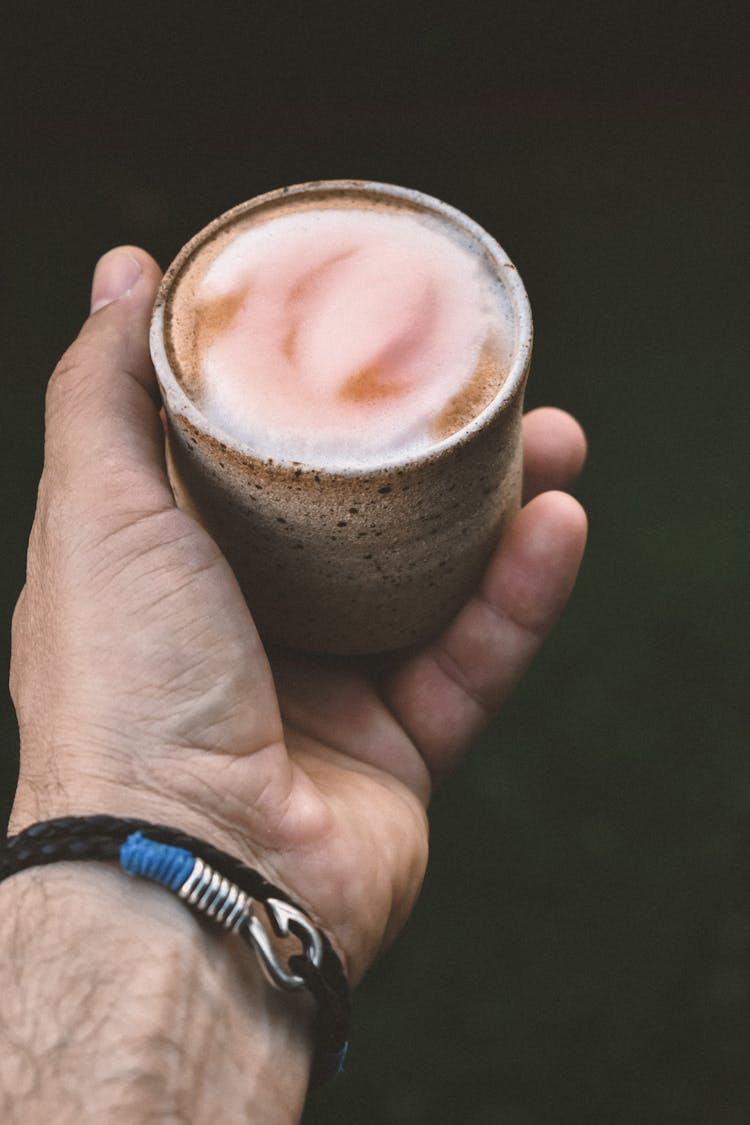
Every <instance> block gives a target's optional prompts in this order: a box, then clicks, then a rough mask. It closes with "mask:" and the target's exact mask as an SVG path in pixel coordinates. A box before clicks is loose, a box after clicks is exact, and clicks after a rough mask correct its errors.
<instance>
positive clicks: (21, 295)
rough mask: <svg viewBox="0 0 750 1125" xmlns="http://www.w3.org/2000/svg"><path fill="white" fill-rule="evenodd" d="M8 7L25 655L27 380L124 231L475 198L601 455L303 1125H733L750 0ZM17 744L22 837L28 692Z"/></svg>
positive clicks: (747, 1030)
mask: <svg viewBox="0 0 750 1125" xmlns="http://www.w3.org/2000/svg"><path fill="white" fill-rule="evenodd" d="M3 18H4V21H5V26H4V34H3V40H2V47H1V48H0V49H1V50H2V59H0V62H2V72H3V75H4V79H5V85H6V94H5V95H4V97H3V100H2V109H1V110H0V112H1V113H2V138H1V139H2V142H3V152H4V154H5V161H4V164H5V171H4V174H3V183H2V208H3V211H2V214H3V252H2V255H1V256H0V284H1V285H2V301H1V302H0V306H1V308H2V318H3V320H2V333H1V334H0V361H1V363H2V371H3V380H4V401H5V403H6V410H5V411H4V415H5V417H4V422H3V441H2V443H1V449H2V457H3V459H4V460H3V465H2V471H3V490H2V502H3V524H2V526H3V527H4V528H5V529H6V535H7V539H6V541H5V547H4V551H3V566H2V609H3V614H4V624H5V625H6V635H7V631H8V630H7V625H8V624H9V621H10V615H11V611H12V606H13V603H14V600H15V597H16V595H17V593H18V590H19V589H20V586H21V584H22V581H23V569H24V551H25V541H26V537H27V534H28V529H29V526H30V523H31V519H32V515H33V505H34V494H35V488H36V481H37V478H38V474H39V468H40V460H41V443H42V401H43V393H44V385H45V382H46V379H47V378H48V375H49V373H50V371H51V369H52V367H53V365H54V363H55V361H56V359H57V358H58V356H59V354H60V353H61V351H62V350H63V348H64V347H65V346H66V345H67V343H68V342H69V340H70V339H71V338H72V336H73V335H74V333H75V332H76V331H77V328H78V325H79V323H80V321H81V319H82V317H83V316H84V315H85V311H86V303H87V296H88V286H89V279H90V274H91V269H92V267H93V264H94V262H95V260H96V258H97V257H98V256H99V254H101V253H102V252H103V251H104V250H105V249H107V248H108V247H109V246H111V245H114V244H116V243H118V242H124V241H127V242H135V243H140V244H142V245H144V246H146V247H147V248H148V249H149V250H151V252H152V253H154V254H155V256H156V257H157V258H158V259H159V260H160V261H161V263H162V264H163V265H166V264H167V263H168V261H169V260H170V259H171V258H172V256H173V255H174V254H175V253H176V251H177V250H178V249H179V247H180V246H181V245H182V243H183V242H184V241H185V240H186V239H187V238H188V237H189V236H190V235H191V234H192V233H194V232H195V231H196V230H197V229H198V228H199V227H201V226H202V225H203V224H204V223H205V222H207V221H208V220H209V219H210V218H212V217H213V216H214V215H216V214H218V213H219V212H220V211H222V210H225V209H226V208H227V207H229V206H231V205H233V204H234V203H236V202H239V201H240V200H242V199H246V198H249V197H250V196H252V195H254V194H256V193H257V192H261V191H265V190H268V189H270V188H273V187H278V186H280V185H282V184H285V183H293V182H298V181H300V180H306V179H315V178H321V177H337V176H342V177H366V178H372V179H378V180H384V181H391V182H395V183H403V184H406V185H408V186H411V187H416V188H419V189H421V190H423V191H426V192H428V193H431V194H434V195H437V196H439V197H441V198H443V199H445V200H446V201H447V202H449V203H452V204H454V205H455V206H457V207H459V208H461V209H462V210H464V211H466V212H468V214H470V215H471V216H472V217H474V218H475V219H477V220H478V221H479V222H481V223H482V224H483V225H484V226H485V227H486V228H487V229H488V230H489V231H490V232H491V233H492V234H494V235H495V236H496V237H497V238H498V240H499V241H500V242H501V243H502V245H503V246H504V247H505V248H506V249H507V250H508V252H509V253H510V255H511V257H512V258H513V259H514V261H515V262H516V264H517V265H518V267H519V269H520V271H521V275H522V277H523V278H524V281H525V283H526V286H527V288H528V290H529V294H530V297H531V301H532V306H533V309H534V313H535V321H536V344H535V358H534V364H533V370H532V376H531V381H530V384H529V393H528V402H529V405H532V406H534V405H541V404H543V403H553V404H556V405H560V406H564V407H566V408H568V409H570V410H572V411H573V412H574V413H576V414H577V415H578V416H579V417H580V419H581V420H582V422H583V424H584V426H585V427H586V430H587V432H588V435H589V439H590V446H591V456H590V463H589V466H588V468H587V471H586V474H585V476H584V478H583V479H582V481H581V483H580V486H579V488H578V489H577V494H578V495H579V497H580V498H581V499H582V501H583V502H584V503H585V505H586V507H587V508H588V511H589V513H590V518H591V539H590V547H589V551H588V554H587V558H586V562H585V565H584V569H583V572H582V575H581V580H580V584H579V586H578V588H577V591H576V593H575V595H574V597H573V600H572V602H571V605H570V607H569V609H568V611H567V612H566V614H565V616H564V618H563V620H562V621H561V623H560V625H559V626H558V628H557V630H556V632H555V633H554V635H553V637H552V639H551V641H550V643H549V644H548V646H547V648H546V649H545V651H544V653H543V655H542V656H541V657H540V658H539V660H538V661H537V662H536V664H535V665H534V667H533V668H532V670H531V672H530V673H529V675H528V676H527V678H526V680H525V681H524V683H523V685H522V686H521V688H520V689H519V690H518V691H517V693H516V695H515V696H514V698H513V700H512V702H511V703H510V705H509V706H508V707H507V708H506V710H505V712H504V714H503V715H502V717H501V719H500V720H499V721H498V722H497V723H496V725H495V726H494V727H493V728H492V730H491V731H490V732H489V733H488V734H487V735H486V736H485V737H484V738H483V739H482V740H481V743H480V745H479V746H478V747H477V748H476V752H475V753H474V754H473V755H472V757H471V758H470V759H469V760H468V761H467V762H466V764H465V765H464V767H463V768H462V769H461V770H460V771H459V774H458V776H457V777H456V778H455V779H453V781H452V782H451V783H450V785H448V786H447V787H446V788H445V789H444V790H443V791H442V792H441V793H440V794H439V795H438V796H437V799H436V800H435V803H434V807H433V818H432V824H433V829H432V831H433V843H432V862H431V867H430V871H429V874H428V878H427V882H426V886H425V890H424V894H423V896H422V899H421V900H420V903H419V906H418V908H417V910H416V913H415V915H414V918H413V921H412V923H411V925H410V926H409V928H408V929H407V931H406V933H405V934H404V935H403V937H402V938H401V939H400V941H399V943H398V944H397V945H396V947H395V948H394V949H393V950H392V951H391V952H389V953H388V955H387V956H386V957H385V958H384V959H383V961H382V962H381V963H380V964H379V965H378V966H377V967H376V968H375V969H374V970H373V972H372V974H371V976H370V977H369V978H368V980H367V981H366V982H365V984H364V985H363V986H362V988H361V990H360V991H359V993H358V995H357V998H356V1004H355V1026H354V1033H353V1043H352V1049H351V1059H350V1062H349V1065H348V1068H347V1072H346V1075H345V1076H344V1077H343V1078H342V1079H340V1080H339V1081H338V1082H336V1083H335V1084H333V1085H332V1086H331V1087H330V1088H329V1089H326V1090H324V1091H321V1092H320V1093H319V1094H317V1095H316V1096H315V1097H314V1099H313V1100H312V1101H311V1103H310V1106H309V1108H308V1111H307V1115H306V1119H305V1120H306V1123H307V1125H324V1123H326V1125H327V1123H339V1122H348V1123H352V1122H354V1123H362V1125H386V1123H388V1125H401V1123H404V1125H405V1123H413V1125H423V1123H428V1122H429V1123H431V1125H432V1123H435V1125H442V1123H453V1122H471V1123H476V1125H562V1123H565V1125H568V1123H571V1125H573V1123H575V1125H587V1123H589V1122H590V1123H592V1125H593V1123H594V1122H596V1123H602V1122H607V1123H613V1125H615V1123H616V1125H620V1123H622V1125H625V1123H627V1125H646V1123H651V1122H653V1123H655V1125H656V1123H658V1125H691V1123H695V1125H735V1123H736V1125H740V1123H744V1122H747V1121H748V1119H750V1076H749V1075H750V1071H749V1069H748V1061H749V1060H750V886H749V882H748V878H747V866H748V855H749V850H748V849H749V845H750V761H749V760H748V754H747V727H748V724H747V718H748V712H747V703H746V694H747V692H746V687H745V684H746V680H747V673H748V658H747V645H746V636H745V617H746V614H745V612H744V610H745V606H746V604H747V597H746V581H745V572H746V552H745V551H741V536H742V542H744V541H745V536H744V535H742V532H744V526H743V522H744V521H743V519H742V517H743V516H744V508H745V495H746V481H747V467H746V449H747V444H748V443H747V437H746V435H747V429H748V406H749V405H750V402H749V396H748V390H747V355H748V348H747V339H748V319H749V317H748V309H749V307H750V284H749V283H748V277H749V276H750V229H749V224H748V214H749V213H750V212H749V210H748V173H749V171H750V159H749V156H748V145H749V141H750V130H749V128H748V126H749V124H750V120H749V119H750V113H749V112H748V105H749V102H748V98H749V97H750V83H749V82H748V73H747V69H746V68H747V57H746V56H747V42H748V36H747V27H746V26H745V24H744V9H743V8H742V7H741V6H740V5H736V6H733V5H725V6H722V5H720V4H718V5H717V4H714V5H712V6H711V7H710V9H709V8H708V7H705V8H704V7H701V6H698V5H669V6H664V5H662V6H655V5H646V4H645V3H629V4H628V3H626V4H621V5H618V7H617V8H616V9H614V8H605V7H604V6H602V5H596V4H593V3H583V2H580V0H579V2H576V3H570V4H554V3H552V2H551V0H534V2H529V3H525V4H523V5H521V4H515V5H505V6H503V7H502V8H500V7H495V8H493V9H492V10H491V11H488V9H486V8H485V7H484V6H479V5H472V4H471V3H466V4H463V5H461V6H460V8H456V9H445V10H441V12H438V11H437V10H435V9H433V8H432V7H431V6H429V5H427V4H408V3H402V4H399V5H396V4H388V3H384V4H381V5H379V6H378V7H377V8H370V7H362V8H361V9H359V8H355V7H353V6H351V5H344V4H340V3H339V4H335V3H334V4H331V3H329V4H319V5H316V4H307V5H302V4H277V5H274V6H268V5H257V4H253V3H244V4H217V5H214V6H212V7H211V8H208V7H207V6H205V5H195V6H192V7H191V6H188V5H176V6H174V7H173V8H170V7H164V6H159V7H158V8H157V7H150V6H146V5H143V6H139V5H138V4H135V5H129V6H128V8H127V10H124V9H119V8H117V9H115V8H112V9H107V8H105V7H102V6H101V5H93V4H92V5H88V4H78V5H75V6H72V7H70V8H63V7H62V6H59V7H57V8H55V9H51V8H50V7H49V6H44V5H35V4H33V3H32V4H26V5H25V6H24V7H23V9H22V8H21V6H20V5H16V4H10V5H8V6H7V7H6V8H4V16H3ZM134 627H136V628H137V622H134ZM2 724H3V727H2V733H3V742H2V744H3V747H4V754H3V760H2V808H3V811H4V812H5V813H7V809H8V808H9V803H10V800H11V795H12V788H13V783H14V777H15V768H16V757H15V749H16V746H17V735H16V730H15V723H14V719H13V712H12V707H11V705H10V702H9V701H8V702H6V703H5V705H4V707H3V711H2ZM218 1119H219V1120H220V1119H221V1118H220V1112H219V1117H218Z"/></svg>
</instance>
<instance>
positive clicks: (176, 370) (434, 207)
mask: <svg viewBox="0 0 750 1125" xmlns="http://www.w3.org/2000/svg"><path fill="white" fill-rule="evenodd" d="M338 199H341V200H342V201H344V202H345V203H346V204H347V205H355V206H356V205H357V203H358V201H363V202H366V203H369V202H372V203H374V204H375V205H380V203H382V204H383V206H384V207H388V208H394V209H395V210H396V211H398V210H405V211H408V212H409V213H416V214H420V215H427V216H429V219H430V222H431V223H433V224H434V223H436V222H437V223H438V224H445V227H446V230H447V231H452V232H454V233H455V232H458V234H459V235H460V236H461V238H463V239H464V240H466V239H469V240H470V242H471V245H472V246H473V247H474V251H475V252H476V254H477V255H479V257H480V258H481V260H482V261H483V262H484V263H485V265H488V266H489V268H490V269H491V271H492V274H493V277H494V278H495V279H496V281H497V283H498V284H499V285H500V286H501V288H502V294H503V299H504V300H505V303H506V307H507V309H509V310H510V318H511V321H512V332H511V340H510V345H509V354H508V357H507V364H506V365H505V369H504V370H503V372H502V376H501V378H499V380H498V383H499V386H498V389H497V392H496V393H495V395H494V397H493V398H492V400H491V401H490V402H489V404H488V405H485V406H484V407H483V408H482V409H481V410H479V412H478V413H477V414H476V416H475V417H473V418H471V419H470V420H469V421H468V422H467V423H466V424H463V425H462V426H461V427H460V429H458V430H457V431H456V432H454V433H452V434H450V435H449V436H447V437H443V438H441V439H439V440H436V441H435V442H434V444H432V445H430V446H428V447H427V448H424V449H422V450H421V451H420V452H418V453H416V454H412V455H407V456H404V457H400V458H399V457H396V458H394V459H388V458H387V457H386V458H384V459H383V462H382V463H378V464H366V465H364V466H362V465H352V466H346V465H344V466H342V465H340V464H337V465H336V466H335V467H334V468H331V467H330V466H329V467H326V465H325V464H320V463H315V462H314V460H312V461H311V460H309V459H308V460H305V459H302V458H301V459H299V460H292V459H289V458H288V457H279V456H277V455H275V454H274V451H273V435H272V434H271V433H269V434H268V439H267V441H264V443H263V448H260V447H259V443H258V442H257V440H256V441H255V442H253V443H252V444H249V443H246V442H243V441H242V440H239V439H238V438H237V437H236V436H234V435H230V434H229V433H227V432H226V429H225V428H222V426H221V424H217V422H216V421H215V420H212V419H210V418H209V417H208V416H207V415H206V413H205V412H204V410H203V408H202V407H201V405H200V395H198V394H196V392H195V388H194V386H193V385H191V382H190V380H189V379H188V378H186V377H185V373H184V372H183V371H181V370H180V364H179V362H178V361H177V359H176V355H175V349H174V347H172V346H171V343H170V308H171V304H170V303H171V301H172V298H173V295H174V293H175V291H176V289H177V288H178V287H179V286H180V284H181V282H182V283H184V278H185V276H186V271H187V270H189V268H190V264H191V262H193V261H195V258H196V255H197V254H199V253H202V252H204V251H205V248H206V246H207V245H210V244H211V243H212V242H215V241H216V240H217V239H218V238H219V236H221V238H222V239H223V241H224V244H226V232H227V230H230V229H231V228H233V227H235V226H236V227H237V229H243V228H244V227H246V226H247V224H248V223H252V222H253V221H254V220H255V218H256V216H257V217H263V216H264V215H266V214H267V213H268V210H269V208H276V209H278V208H280V207H282V208H283V207H294V206H296V205H299V204H300V203H304V205H305V206H314V205H315V204H316V201H320V203H321V205H326V206H327V205H329V204H330V203H331V201H332V200H333V201H334V202H335V201H336V200H338ZM531 346H532V320H531V310H530V308H529V302H528V298H527V296H526V292H525V290H524V287H523V284H522V282H521V280H520V278H519V275H518V272H517V270H516V268H515V267H514V266H513V264H512V262H511V261H510V260H509V258H508V257H507V255H506V254H505V252H504V251H503V250H502V249H501V247H500V246H499V245H498V244H497V243H496V242H495V241H494V240H493V239H492V238H491V237H490V236H489V235H488V234H487V233H486V232H485V231H484V230H483V229H482V228H481V227H479V226H478V225H477V224H476V223H474V222H473V221H472V220H471V219H469V218H468V217H467V216H465V215H463V214H462V213H461V212H459V211H457V210H455V209H454V208H452V207H450V206H448V205H447V204H445V203H442V202H440V201H439V200H437V199H434V198H431V197H429V196H426V195H423V194H421V193H419V192H416V191H412V190H409V189H405V188H399V187H395V186H391V185H384V184H374V183H369V182H365V181H320V182H317V183H312V184H301V185H298V186H295V187H292V188H284V189H281V190H280V191H277V192H271V193H268V194H267V195H263V196H259V197H257V198H256V199H254V200H250V201H249V202H248V203H243V204H241V205H240V206H239V207H236V208H234V209H233V210H232V211H229V212H227V213H226V214H225V215H222V216H220V217H219V218H217V219H216V220H214V221H213V222H212V223H210V224H209V225H208V226H207V227H206V228H205V229H204V230H203V231H201V232H200V233H199V234H197V235H196V236H195V237H194V238H193V239H192V240H191V241H190V242H188V243H187V245H186V246H185V247H184V248H183V249H182V250H181V251H180V253H179V254H178V255H177V257H176V259H175V260H174V262H173V263H172V264H171V266H170V267H169V269H168V270H167V272H166V274H165V276H164V279H163V282H162V284H161V287H160V290H159V293H158V296H157V299H156V304H155V307H154V313H153V318H152V326H151V353H152V357H153V362H154V365H155V368H156V373H157V377H158V381H159V385H160V388H161V393H162V397H163V401H164V407H165V413H166V419H167V463H168V470H169V476H170V480H171V482H172V486H173V489H174V493H175V497H176V499H177V502H178V504H179V505H180V507H183V508H184V509H186V510H187V511H189V512H190V513H191V514H192V515H193V516H195V518H196V519H198V520H199V521H200V523H202V524H203V525H204V527H205V528H206V529H207V530H208V531H209V532H210V534H211V535H212V536H213V537H214V539H215V540H216V542H217V543H218V545H219V546H220V547H221V549H222V551H223V552H224V553H225V555H226V557H227V559H228V560H229V563H230V564H231V566H232V568H233V570H234V573H235V574H236V576H237V579H238V582H239V584H240V587H241V588H242V591H243V593H244V596H245V598H246V600H247V602H248V605H249V606H250V609H251V611H252V613H253V617H254V619H255V622H256V624H257V627H258V629H259V632H260V634H261V636H262V638H263V639H264V641H266V642H267V643H269V644H271V645H281V646H286V647H290V648H293V649H297V650H303V651H307V652H320V653H338V654H354V653H361V654H365V653H377V652H383V651H389V650H394V649H401V648H404V647H405V646H410V645H414V644H416V643H421V642H424V641H426V640H428V639H429V638H431V637H433V636H434V635H436V634H437V633H438V631H439V630H440V629H442V628H443V627H444V626H445V625H446V624H447V623H448V622H449V621H450V619H451V617H452V616H453V615H454V614H455V613H456V611H457V610H458V609H459V608H460V606H461V605H462V603H463V602H464V601H465V600H466V599H467V598H468V597H469V596H470V595H471V593H472V592H473V591H474V590H475V588H476V586H477V584H478V582H479V579H480V577H481V574H482V571H483V569H484V567H485V566H486V563H487V561H488V559H489V556H490V554H491V552H492V550H493V548H494V547H495V545H496V543H497V541H498V539H499V538H500V536H501V535H502V533H503V529H504V527H505V525H506V523H507V522H508V521H509V520H510V519H511V518H512V516H513V515H514V513H515V512H516V510H517V508H518V506H519V503H520V492H521V472H522V465H521V457H522V450H521V415H522V408H523V394H524V387H525V382H526V378H527V375H528V370H529V363H530V358H531Z"/></svg>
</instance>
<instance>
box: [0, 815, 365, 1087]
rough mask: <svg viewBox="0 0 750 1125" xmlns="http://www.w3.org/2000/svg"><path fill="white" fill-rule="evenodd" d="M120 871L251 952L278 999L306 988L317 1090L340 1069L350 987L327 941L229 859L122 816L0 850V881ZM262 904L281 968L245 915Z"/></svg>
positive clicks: (280, 895)
mask: <svg viewBox="0 0 750 1125" xmlns="http://www.w3.org/2000/svg"><path fill="white" fill-rule="evenodd" d="M75 859H88V860H92V859H93V860H99V861H103V862H106V863H112V862H114V863H119V864H120V866H121V867H122V868H123V870H124V871H126V872H127V873H128V874H130V875H140V876H143V877H144V878H147V879H151V880H152V881H154V882H157V883H161V884H162V886H165V887H167V888H168V889H169V890H171V891H173V892H175V893H176V894H177V895H178V896H179V897H180V898H182V899H183V901H184V902H185V903H186V905H187V906H189V907H190V908H191V909H192V910H193V911H194V912H196V913H197V914H199V915H200V916H201V917H203V918H206V919H208V920H209V921H210V922H213V923H214V924H215V925H217V926H220V927H222V928H223V929H226V930H233V931H236V932H237V933H239V935H240V936H241V937H242V939H243V940H244V941H245V942H247V944H248V945H250V946H251V947H252V948H253V949H254V951H255V953H256V955H257V956H258V960H259V962H260V965H261V967H262V969H263V971H264V973H265V975H266V977H267V978H268V980H269V981H270V982H271V983H272V984H273V985H274V986H275V987H277V988H281V989H284V990H286V991H297V990H302V989H306V990H307V991H308V992H310V993H311V994H312V995H313V996H314V998H315V1000H316V1002H317V1013H316V1016H315V1020H314V1023H313V1034H314V1038H315V1047H316V1051H315V1057H314V1060H313V1067H312V1072H311V1077H310V1084H311V1085H318V1084H319V1083H321V1082H324V1081H325V1080H326V1079H327V1078H331V1077H333V1076H334V1075H335V1074H337V1073H338V1072H339V1071H340V1069H341V1067H342V1066H343V1063H344V1058H345V1055H346V1049H347V1035H348V1026H349V1015H350V1007H351V1005H350V998H349V987H348V984H347V980H346V976H345V974H344V970H343V967H342V964H341V962H340V960H339V958H338V957H337V956H336V954H335V952H334V950H333V948H332V946H331V943H330V941H329V940H328V938H327V937H326V935H325V934H324V933H323V931H322V930H320V929H319V928H318V927H317V926H316V925H315V924H314V923H313V922H312V920H311V919H310V917H309V915H307V914H306V913H305V911H303V910H302V909H301V908H300V907H299V906H297V905H296V903H294V902H293V901H292V899H290V898H289V896H288V895H287V894H285V892H284V891H282V890H281V889H280V888H279V887H275V886H274V885H273V884H272V883H269V882H268V881H267V880H266V879H264V878H263V876H262V875H260V874H259V873H258V872H257V871H254V870H253V869H252V868H251V867H246V866H245V865H244V864H243V863H240V861H239V860H238V859H235V858H234V856H231V855H228V854H227V853H226V852H223V851H220V850H219V849H218V848H214V847H212V846H211V845H210V844H207V843H205V841H203V840H198V839H196V838H195V837H194V836H188V835H187V834H186V833H184V832H181V831H179V830H178V829H176V828H168V827H166V826H165V825H162V824H150V823H148V822H147V821H143V820H136V819H133V818H130V817H114V816H67V817H60V818H59V819H57V820H48V821H44V822H43V823H40V824H34V825H32V826H31V827H30V828H26V829H25V830H24V831H23V832H19V833H18V835H17V836H10V837H8V838H7V839H6V840H5V841H4V842H3V843H2V844H0V881H2V880H3V879H7V878H9V877H10V876H11V875H15V874H16V872H18V871H23V870H24V869H25V868H28V867H38V866H40V865H42V864H47V863H55V862H57V861H58V860H75ZM255 901H257V902H260V903H262V904H263V908H264V911H265V914H266V915H267V917H268V919H269V922H270V925H271V928H272V929H273V931H274V933H275V935H276V936H277V937H289V936H290V935H293V936H294V937H295V938H296V939H297V940H298V941H299V942H300V945H301V947H302V948H301V951H300V952H299V953H294V954H292V955H291V956H289V957H288V959H287V964H286V966H285V965H282V964H281V963H280V962H279V960H278V957H277V955H276V951H275V949H274V944H273V941H272V939H271V936H270V935H269V933H268V930H267V929H266V927H265V926H264V925H263V923H262V922H261V920H260V918H259V917H258V916H257V915H256V914H255V913H254V911H253V903H254V902H255Z"/></svg>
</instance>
